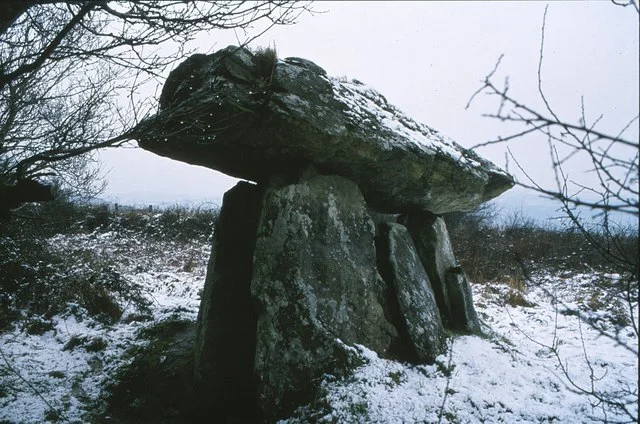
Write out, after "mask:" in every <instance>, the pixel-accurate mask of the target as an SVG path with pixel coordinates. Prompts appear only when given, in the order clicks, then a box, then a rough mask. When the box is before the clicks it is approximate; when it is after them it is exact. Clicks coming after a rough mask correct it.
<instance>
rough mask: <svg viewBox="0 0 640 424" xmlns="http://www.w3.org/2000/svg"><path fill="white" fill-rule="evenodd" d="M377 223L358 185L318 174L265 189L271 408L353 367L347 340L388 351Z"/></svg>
mask: <svg viewBox="0 0 640 424" xmlns="http://www.w3.org/2000/svg"><path fill="white" fill-rule="evenodd" d="M374 236H375V229H374V225H373V222H372V221H371V219H370V217H369V215H368V214H367V210H366V205H365V202H364V199H363V198H362V195H361V193H360V191H359V190H358V187H357V186H356V184H355V183H353V182H351V181H349V180H346V179H344V178H341V177H338V176H312V177H310V178H308V179H303V180H302V181H301V182H299V183H297V184H287V185H283V186H276V187H270V188H269V189H267V191H266V194H265V199H264V204H263V208H262V215H261V218H260V225H259V229H258V238H257V241H256V247H255V254H254V270H253V280H252V283H251V293H252V295H253V297H254V299H255V301H256V304H257V306H258V311H259V314H258V325H257V345H256V355H255V372H256V375H257V378H258V395H259V400H260V403H261V405H262V406H263V408H264V410H265V411H267V415H268V416H271V417H273V416H282V414H285V413H287V412H290V411H292V410H293V408H295V406H297V405H299V404H301V403H304V402H305V401H308V400H309V399H310V398H311V397H312V395H313V389H314V382H317V381H318V379H319V378H320V377H321V376H322V375H323V374H325V373H330V374H334V375H340V374H341V373H342V372H344V370H345V369H347V368H349V364H348V362H349V355H348V352H347V351H345V349H344V346H343V345H342V344H341V343H340V342H338V339H339V340H341V341H342V342H344V343H345V344H347V345H352V344H355V343H357V344H363V345H365V346H367V347H369V348H370V349H373V350H375V351H376V352H379V353H381V354H383V355H384V354H385V352H387V350H388V349H389V347H390V345H391V344H392V339H393V338H394V337H397V331H396V328H395V327H394V326H393V325H391V324H390V323H389V322H388V321H387V319H386V318H385V315H384V310H383V306H382V304H381V301H380V296H381V292H382V291H383V288H382V287H381V284H382V283H381V281H380V278H379V276H378V273H377V270H376V252H375V246H374Z"/></svg>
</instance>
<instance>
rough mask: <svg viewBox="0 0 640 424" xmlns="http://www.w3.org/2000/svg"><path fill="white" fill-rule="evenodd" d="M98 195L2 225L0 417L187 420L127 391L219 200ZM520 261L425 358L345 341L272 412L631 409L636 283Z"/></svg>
mask: <svg viewBox="0 0 640 424" xmlns="http://www.w3.org/2000/svg"><path fill="white" fill-rule="evenodd" d="M96 211H98V212H99V211H100V210H99V209H96V210H92V213H91V214H89V215H86V216H84V217H83V218H82V219H81V220H80V218H78V220H77V221H74V222H71V223H70V225H68V226H65V227H64V231H61V232H60V231H58V230H51V231H50V232H49V233H46V232H45V233H46V234H45V237H44V238H42V239H41V240H40V241H38V240H39V239H37V238H36V237H34V236H29V238H30V240H31V242H32V245H30V246H27V247H24V244H21V243H24V240H22V241H20V240H21V239H20V238H19V237H17V236H16V237H13V238H11V237H4V238H3V240H2V243H3V244H2V249H3V252H2V253H3V256H2V261H3V262H2V272H3V273H4V275H3V276H2V280H1V282H2V285H3V286H2V299H1V300H2V302H3V303H2V308H3V309H2V315H1V318H2V322H1V324H2V332H1V333H0V349H1V350H0V422H3V423H41V422H47V421H49V422H71V423H81V422H109V421H104V420H105V419H106V418H107V417H109V416H110V415H111V414H113V413H115V414H116V415H117V418H118V419H119V420H121V421H111V422H152V421H150V417H145V416H144V415H143V414H144V413H146V412H145V411H149V410H152V409H153V408H155V409H156V410H157V411H161V412H162V414H164V416H163V420H161V421H162V422H189V421H187V420H186V419H185V420H183V421H181V418H180V417H181V416H182V415H181V413H180V411H178V410H176V409H175V408H177V406H176V407H175V408H174V409H172V408H173V407H174V406H175V405H160V404H157V400H154V399H148V398H147V399H145V398H141V397H139V396H138V397H136V395H135V394H131V393H130V392H133V391H135V390H136V387H138V386H140V385H141V384H142V385H143V388H144V390H148V391H150V386H151V385H153V384H154V382H153V381H144V382H142V383H141V382H140V381H136V380H135V378H134V377H135V376H137V375H142V374H136V372H132V371H131V370H132V367H133V368H135V369H138V370H139V368H140V367H141V366H142V365H140V364H141V362H140V361H141V360H144V361H146V362H143V365H144V367H147V368H146V369H148V370H152V371H153V370H154V369H155V368H154V366H156V365H159V364H161V363H162V362H164V361H165V359H166V358H167V355H170V352H171V349H169V348H168V347H167V346H168V344H167V343H166V341H163V339H162V337H161V336H162V335H163V334H168V333H171V334H174V333H176V332H180V331H182V330H184V329H188V328H189V327H190V326H191V325H192V322H194V321H195V319H196V317H197V312H198V307H199V302H200V294H201V289H202V287H203V284H204V278H205V273H206V266H207V261H208V259H209V254H210V250H211V247H210V246H211V241H212V237H211V236H212V232H211V229H212V225H211V224H212V221H213V219H214V218H215V213H214V212H210V213H200V215H197V214H193V213H187V212H186V211H177V210H174V211H168V212H164V213H154V212H141V211H137V212H126V213H122V212H121V213H120V214H119V215H115V216H114V214H113V213H112V212H109V211H107V210H102V212H101V213H102V214H103V215H102V216H101V215H100V214H99V213H96ZM196 215H197V216H196ZM22 230H24V231H26V229H24V228H22ZM13 231H14V232H15V231H16V230H15V228H14V230H13ZM17 233H20V232H19V231H18V232H17ZM454 241H455V240H454ZM538 243H540V242H539V241H538ZM21 246H22V247H21ZM36 254H37V255H41V259H38V258H37V257H35V256H34V257H32V256H33V255H36ZM30 255H32V256H30ZM37 255H36V256H37ZM585 255H586V254H585ZM463 256H464V255H461V257H463ZM25 258H27V259H28V260H25ZM561 259H562V258H556V260H557V262H560V263H563V261H562V260H561ZM19 261H22V262H19ZM569 262H571V261H569V259H567V260H566V261H564V263H565V264H566V263H569ZM578 262H580V261H578ZM15 267H18V268H19V269H15ZM25 267H27V268H29V269H27V268H25ZM23 268H24V269H23ZM529 269H530V271H531V274H530V275H526V276H522V275H510V276H502V277H500V278H498V277H496V278H489V279H486V280H483V281H482V282H478V283H474V284H473V287H472V288H473V293H474V301H475V305H476V309H477V312H478V314H479V316H480V319H481V321H482V323H483V332H484V336H481V337H479V336H457V335H455V334H451V335H450V337H449V339H448V348H447V353H446V354H444V355H441V356H440V357H438V358H437V361H436V363H435V364H433V365H422V366H409V365H406V364H402V363H398V362H393V361H389V360H385V359H381V358H379V357H378V356H377V355H376V354H375V353H374V352H372V351H370V350H368V349H366V348H365V347H362V346H355V347H353V348H352V349H354V350H355V351H357V352H358V353H359V355H360V357H361V362H362V365H361V366H360V367H358V368H357V369H356V370H355V371H354V372H353V373H352V375H350V376H347V377H345V378H342V379H336V378H333V377H331V376H326V378H325V379H324V380H323V381H322V382H321V383H320V389H319V390H318V393H317V395H316V398H315V399H314V401H313V402H312V403H310V404H309V405H306V406H304V407H301V408H299V409H298V410H297V411H296V413H295V414H294V416H292V417H290V418H289V419H286V420H283V421H281V422H282V423H291V424H293V423H308V422H326V423H435V422H442V423H449V422H450V423H476V422H488V423H492V422H505V423H512V422H521V423H539V422H558V423H560V422H562V423H565V422H581V423H591V422H634V421H636V420H637V418H636V417H637V414H638V411H637V408H638V406H637V400H638V398H637V393H638V392H637V390H638V386H637V381H638V359H637V345H638V341H637V328H638V322H637V319H638V310H637V285H636V286H635V287H629V286H624V284H625V282H626V283H628V281H627V280H625V276H623V275H619V274H615V273H612V272H611V271H610V270H607V269H605V268H602V267H590V266H589V265H588V264H583V266H582V267H581V268H580V269H567V267H566V266H565V267H556V266H554V267H543V266H540V264H536V263H531V265H530V268H529ZM9 272H11V274H10V275H9ZM512 274H513V273H512ZM476 280H479V278H478V279H476ZM10 283H11V284H10ZM629 290H631V291H629ZM625 293H626V294H631V295H632V297H630V298H626V299H625V298H624V297H621V296H620V295H621V294H625ZM633 296H635V297H633ZM174 330H175V331H174ZM166 360H168V359H166ZM154 361H155V362H157V364H155V363H154ZM136 367H137V368H136ZM159 377H161V378H167V376H159ZM123 381H124V383H125V384H124V385H123V384H120V383H122V382H123ZM145 384H146V385H147V387H144V385H145ZM123 387H124V389H123ZM182 395H184V394H176V396H182ZM118 402H120V403H128V404H127V405H125V406H126V408H125V407H122V405H120V406H119V405H118V404H117V403H118ZM154 402H156V403H154ZM122 411H128V412H127V413H131V411H134V412H136V411H137V412H136V413H138V415H136V416H129V417H127V416H126V414H125V413H124V412H122ZM141 414H142V415H141ZM154 422H159V421H154Z"/></svg>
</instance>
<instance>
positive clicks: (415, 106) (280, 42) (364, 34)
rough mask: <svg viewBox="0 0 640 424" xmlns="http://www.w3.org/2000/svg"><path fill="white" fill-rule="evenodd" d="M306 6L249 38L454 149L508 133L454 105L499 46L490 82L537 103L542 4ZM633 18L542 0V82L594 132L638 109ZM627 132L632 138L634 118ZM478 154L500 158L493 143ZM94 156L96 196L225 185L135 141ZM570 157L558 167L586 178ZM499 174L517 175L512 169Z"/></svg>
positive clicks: (539, 168)
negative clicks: (99, 177)
mask: <svg viewBox="0 0 640 424" xmlns="http://www.w3.org/2000/svg"><path fill="white" fill-rule="evenodd" d="M314 8H315V9H316V10H317V11H324V13H317V14H315V15H313V16H312V15H304V16H302V17H301V18H300V19H299V22H298V24H296V25H293V26H288V27H278V28H275V29H273V30H271V31H269V32H267V33H266V34H265V35H263V36H262V37H261V38H260V39H258V40H257V41H256V42H254V43H253V45H262V46H264V45H274V44H275V46H276V48H277V51H278V55H279V56H280V57H288V56H298V57H304V58H307V59H310V60H312V61H314V62H315V63H317V64H318V65H320V66H322V67H323V68H324V69H325V70H326V71H327V72H328V73H329V74H330V75H333V76H347V77H350V78H357V79H359V80H360V81H363V82H365V83H367V84H369V85H371V86H373V87H374V88H376V89H377V90H378V91H380V92H381V93H382V94H384V95H385V96H386V98H387V99H388V100H389V101H390V102H391V103H392V104H394V105H396V106H397V107H398V108H400V109H401V110H403V111H404V112H406V113H408V114H409V115H410V116H411V117H413V118H414V119H416V120H418V121H421V122H423V123H425V124H427V125H429V126H431V127H433V128H435V129H437V130H439V131H441V132H442V133H444V134H446V135H448V136H450V137H452V138H453V139H455V140H456V141H457V142H458V143H460V144H461V145H463V146H466V147H470V146H472V145H475V144H477V143H480V142H483V141H486V140H488V139H492V138H495V136H497V135H499V134H503V135H504V134H506V133H507V131H508V128H507V127H505V126H504V125H503V124H501V123H499V122H496V121H492V120H489V119H486V118H482V117H481V115H482V114H483V113H487V112H494V111H495V107H496V103H495V102H493V101H489V100H490V99H488V98H484V97H481V98H478V99H477V101H475V102H474V104H473V105H472V107H471V108H470V109H468V110H465V105H466V104H467V101H468V100H469V98H470V96H471V95H472V94H473V92H475V91H476V90H477V89H478V88H479V87H480V85H481V83H480V81H481V80H482V79H483V78H484V77H485V76H486V75H487V74H488V73H489V72H490V71H491V69H492V68H493V66H494V65H495V63H496V61H497V59H498V57H499V56H500V55H501V54H504V59H503V60H502V64H501V66H500V68H499V69H500V71H499V72H498V77H497V78H496V79H495V81H496V82H500V81H502V79H503V78H504V76H507V75H508V76H509V78H510V87H511V90H510V91H511V93H512V94H513V95H515V96H516V97H517V98H519V99H521V100H522V101H523V102H525V103H528V104H530V105H532V106H535V107H539V108H540V110H542V107H541V105H540V100H539V98H538V96H537V91H536V90H537V86H536V84H537V73H536V71H537V66H538V51H539V48H540V36H541V24H542V17H543V13H544V8H545V3H544V2H538V1H532V2H523V1H518V2H503V1H500V2H498V1H495V2H457V1H456V2H445V1H442V2H398V1H394V2H317V3H316V4H315V5H314ZM638 22H639V17H638V13H637V12H636V11H635V9H633V8H631V7H626V8H622V7H617V6H614V5H613V4H612V3H610V2H608V1H590V2H587V1H581V2H577V1H570V2H558V1H554V2H550V3H549V11H548V16H547V28H546V34H545V61H544V65H543V84H544V88H545V90H546V92H547V94H548V97H549V99H550V101H551V103H552V105H554V107H555V108H556V110H557V112H559V114H560V115H561V117H564V118H566V119H568V120H571V121H574V122H577V120H578V118H579V114H580V96H581V95H583V96H584V99H585V107H586V112H587V118H592V119H593V118H596V117H597V116H599V115H600V114H604V118H603V119H602V121H601V123H600V124H599V127H598V128H600V130H601V131H603V132H609V133H617V132H618V131H619V130H620V129H621V128H622V127H623V126H624V125H625V124H626V123H627V122H628V121H629V120H630V119H631V118H633V117H634V116H635V115H637V114H638V108H639V106H638V103H639V82H638V80H639V57H638V55H639V53H638V52H639V46H638V31H639V29H638ZM237 37H241V38H242V37H244V35H243V34H238V35H236V34H234V33H229V32H227V33H221V32H217V33H214V34H213V35H211V36H207V37H201V38H199V39H198V40H197V41H196V43H195V44H194V46H197V48H198V50H200V51H203V52H207V51H210V50H217V49H219V48H223V47H225V46H227V45H229V44H237ZM627 138H631V139H635V140H637V139H638V125H637V122H636V123H635V125H634V128H633V129H632V131H630V132H629V133H627ZM511 147H512V150H513V151H514V153H515V155H516V157H517V158H518V160H519V161H520V162H521V163H522V164H523V165H524V166H525V167H526V169H527V172H529V173H530V174H532V175H533V176H534V177H535V178H536V180H537V181H540V182H541V183H543V184H551V183H552V182H553V179H552V173H551V172H550V170H549V166H548V165H549V161H548V149H547V147H546V144H543V143H542V141H541V142H538V139H536V138H533V139H531V138H530V139H526V140H522V141H520V142H516V143H514V144H512V145H511ZM478 153H480V154H481V155H482V156H484V157H486V158H488V159H490V160H492V161H493V162H495V163H496V164H498V165H500V166H505V147H504V146H494V147H490V148H484V149H480V150H478ZM102 157H103V162H104V167H105V170H110V172H109V177H108V184H109V186H108V189H107V192H106V193H105V196H107V197H109V198H110V199H112V200H118V201H120V202H123V203H131V202H133V201H138V202H140V203H157V202H160V201H165V202H169V203H174V202H179V201H183V200H192V201H200V200H213V201H216V202H219V201H220V199H221V197H222V194H223V193H224V191H226V190H228V189H229V188H230V187H232V186H233V184H234V183H235V181H236V180H234V179H232V178H229V177H226V176H224V175H222V174H220V173H218V172H216V171H213V170H209V169H206V168H201V167H196V166H192V165H187V164H183V163H180V162H176V161H172V160H169V159H166V158H161V157H159V156H155V155H153V154H152V153H148V152H145V151H143V150H141V149H135V150H132V149H127V150H124V151H115V152H113V151H112V152H106V153H103V154H102ZM581 165H584V164H580V163H576V164H572V165H571V167H570V169H569V170H570V171H571V172H572V173H573V174H572V177H575V178H587V179H586V180H584V181H586V182H588V181H589V180H588V178H590V177H589V176H588V175H587V176H585V174H584V172H583V170H584V166H581ZM510 171H514V173H515V174H518V173H517V172H515V171H516V170H515V169H513V167H510ZM517 176H518V175H517ZM519 177H520V178H521V177H522V176H521V175H520V176H519ZM503 196H504V198H505V201H507V202H510V203H511V204H516V205H517V204H518V203H521V204H522V205H523V206H524V207H525V208H533V207H534V206H535V205H536V204H538V203H540V201H539V200H538V199H537V198H535V197H522V194H521V193H518V192H517V191H515V190H513V194H510V195H503ZM523 199H524V200H523ZM542 204H543V203H542ZM544 207H547V206H544ZM547 208H548V207H547Z"/></svg>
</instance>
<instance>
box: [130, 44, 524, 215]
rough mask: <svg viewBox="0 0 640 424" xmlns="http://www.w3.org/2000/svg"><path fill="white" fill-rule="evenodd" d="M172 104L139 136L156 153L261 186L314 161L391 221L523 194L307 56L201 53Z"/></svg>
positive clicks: (171, 94)
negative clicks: (391, 216)
mask: <svg viewBox="0 0 640 424" xmlns="http://www.w3.org/2000/svg"><path fill="white" fill-rule="evenodd" d="M160 106H161V109H160V111H159V112H158V113H157V114H156V115H155V116H153V117H151V118H149V119H147V120H145V121H143V122H142V123H141V124H140V125H139V126H138V127H137V128H136V131H135V134H134V136H135V138H136V139H137V140H138V142H139V145H140V146H141V147H142V148H144V149H147V150H150V151H152V152H155V153H157V154H159V155H163V156H168V157H171V158H173V159H177V160H182V161H185V162H188V163H192V164H197V165H203V166H207V167H210V168H213V169H217V170H219V171H221V172H224V173H226V174H229V175H232V176H235V177H239V178H245V179H248V180H252V181H258V182H259V181H264V180H265V179H267V178H268V177H270V176H272V175H273V174H276V173H283V172H286V171H288V172H291V173H294V174H295V173H296V172H298V171H299V170H300V169H302V168H305V167H306V166H307V165H309V164H311V165H313V166H315V167H316V168H317V169H318V170H319V171H321V172H322V173H323V174H336V175H341V176H344V177H347V178H349V179H351V180H353V181H355V182H356V183H357V184H358V186H359V187H360V190H361V191H362V193H363V195H364V197H365V198H366V199H367V202H368V203H369V205H370V206H371V207H373V208H374V209H377V210H379V211H382V212H398V213H400V212H406V211H413V210H429V211H431V212H433V213H444V212H451V211H466V210H470V209H472V208H474V207H475V206H477V205H478V204H480V203H482V202H484V201H487V200H489V199H491V198H493V197H496V196H498V195H499V194H500V193H502V192H503V191H505V190H507V189H509V188H511V187H512V186H513V179H512V178H511V176H509V175H508V174H506V173H505V172H504V171H502V170H500V169H499V168H498V167H496V166H495V165H493V164H492V163H490V162H488V161H486V160H484V159H482V158H480V157H479V156H478V155H477V154H475V153H474V152H472V151H469V150H466V149H464V148H462V147H461V146H459V145H458V144H457V143H455V142H454V141H453V140H451V139H449V138H447V137H445V136H443V135H442V134H440V133H439V132H438V131H436V130H434V129H432V128H430V127H428V126H426V125H423V124H420V123H417V122H415V121H414V120H412V119H411V118H409V117H407V116H406V115H404V114H403V113H402V112H400V111H399V110H398V109H397V108H395V107H394V106H393V105H391V104H389V103H388V102H387V100H386V99H385V98H384V96H382V95H381V94H380V93H378V92H377V91H375V90H374V89H373V88H371V87H369V86H366V85H364V84H362V83H360V82H358V81H355V80H352V81H342V80H338V79H335V78H331V77H328V76H327V75H326V73H325V71H324V70H323V69H322V68H320V67H319V66H317V65H315V64H314V63H312V62H310V61H308V60H305V59H300V58H286V59H284V60H277V61H275V62H274V61H273V60H272V58H270V57H269V55H268V54H267V55H265V54H253V53H251V52H249V51H248V50H246V49H243V48H237V47H234V46H230V47H227V48H225V49H222V50H220V51H218V52H216V53H213V54H211V55H202V54H199V55H194V56H192V57H190V58H188V59H187V60H185V62H183V63H182V64H181V65H180V66H178V67H177V68H176V69H175V70H174V71H173V72H172V73H171V74H170V76H169V78H168V79H167V82H166V84H165V86H164V88H163V91H162V96H161V98H160Z"/></svg>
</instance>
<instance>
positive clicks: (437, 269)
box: [398, 211, 480, 332]
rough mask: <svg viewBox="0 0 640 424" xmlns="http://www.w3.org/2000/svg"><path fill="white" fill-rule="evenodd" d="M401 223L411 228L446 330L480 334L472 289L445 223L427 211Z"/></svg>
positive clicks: (414, 214)
mask: <svg viewBox="0 0 640 424" xmlns="http://www.w3.org/2000/svg"><path fill="white" fill-rule="evenodd" d="M398 221H399V222H400V223H401V224H403V225H405V226H406V227H407V228H408V230H409V233H410V234H411V237H412V238H413V241H414V243H415V245H416V248H417V251H418V254H419V256H420V259H421V261H422V264H423V265H424V268H425V270H426V271H427V274H428V275H429V280H430V281H431V286H432V288H433V292H434V294H435V299H436V302H437V304H438V309H439V310H440V316H441V317H442V322H443V324H444V326H445V328H449V329H451V330H455V331H466V332H476V331H479V328H480V324H479V322H478V317H477V314H476V311H475V309H474V307H473V300H472V296H471V288H470V287H469V283H468V281H467V279H466V277H465V276H464V274H463V273H462V269H461V268H460V266H459V265H458V263H457V261H456V258H455V256H454V254H453V248H452V247H451V241H450V240H449V233H448V232H447V227H446V225H445V222H444V219H442V218H441V217H439V216H437V215H434V214H432V213H429V212H426V211H425V212H411V213H407V214H404V215H401V216H400V218H399V219H398Z"/></svg>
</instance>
